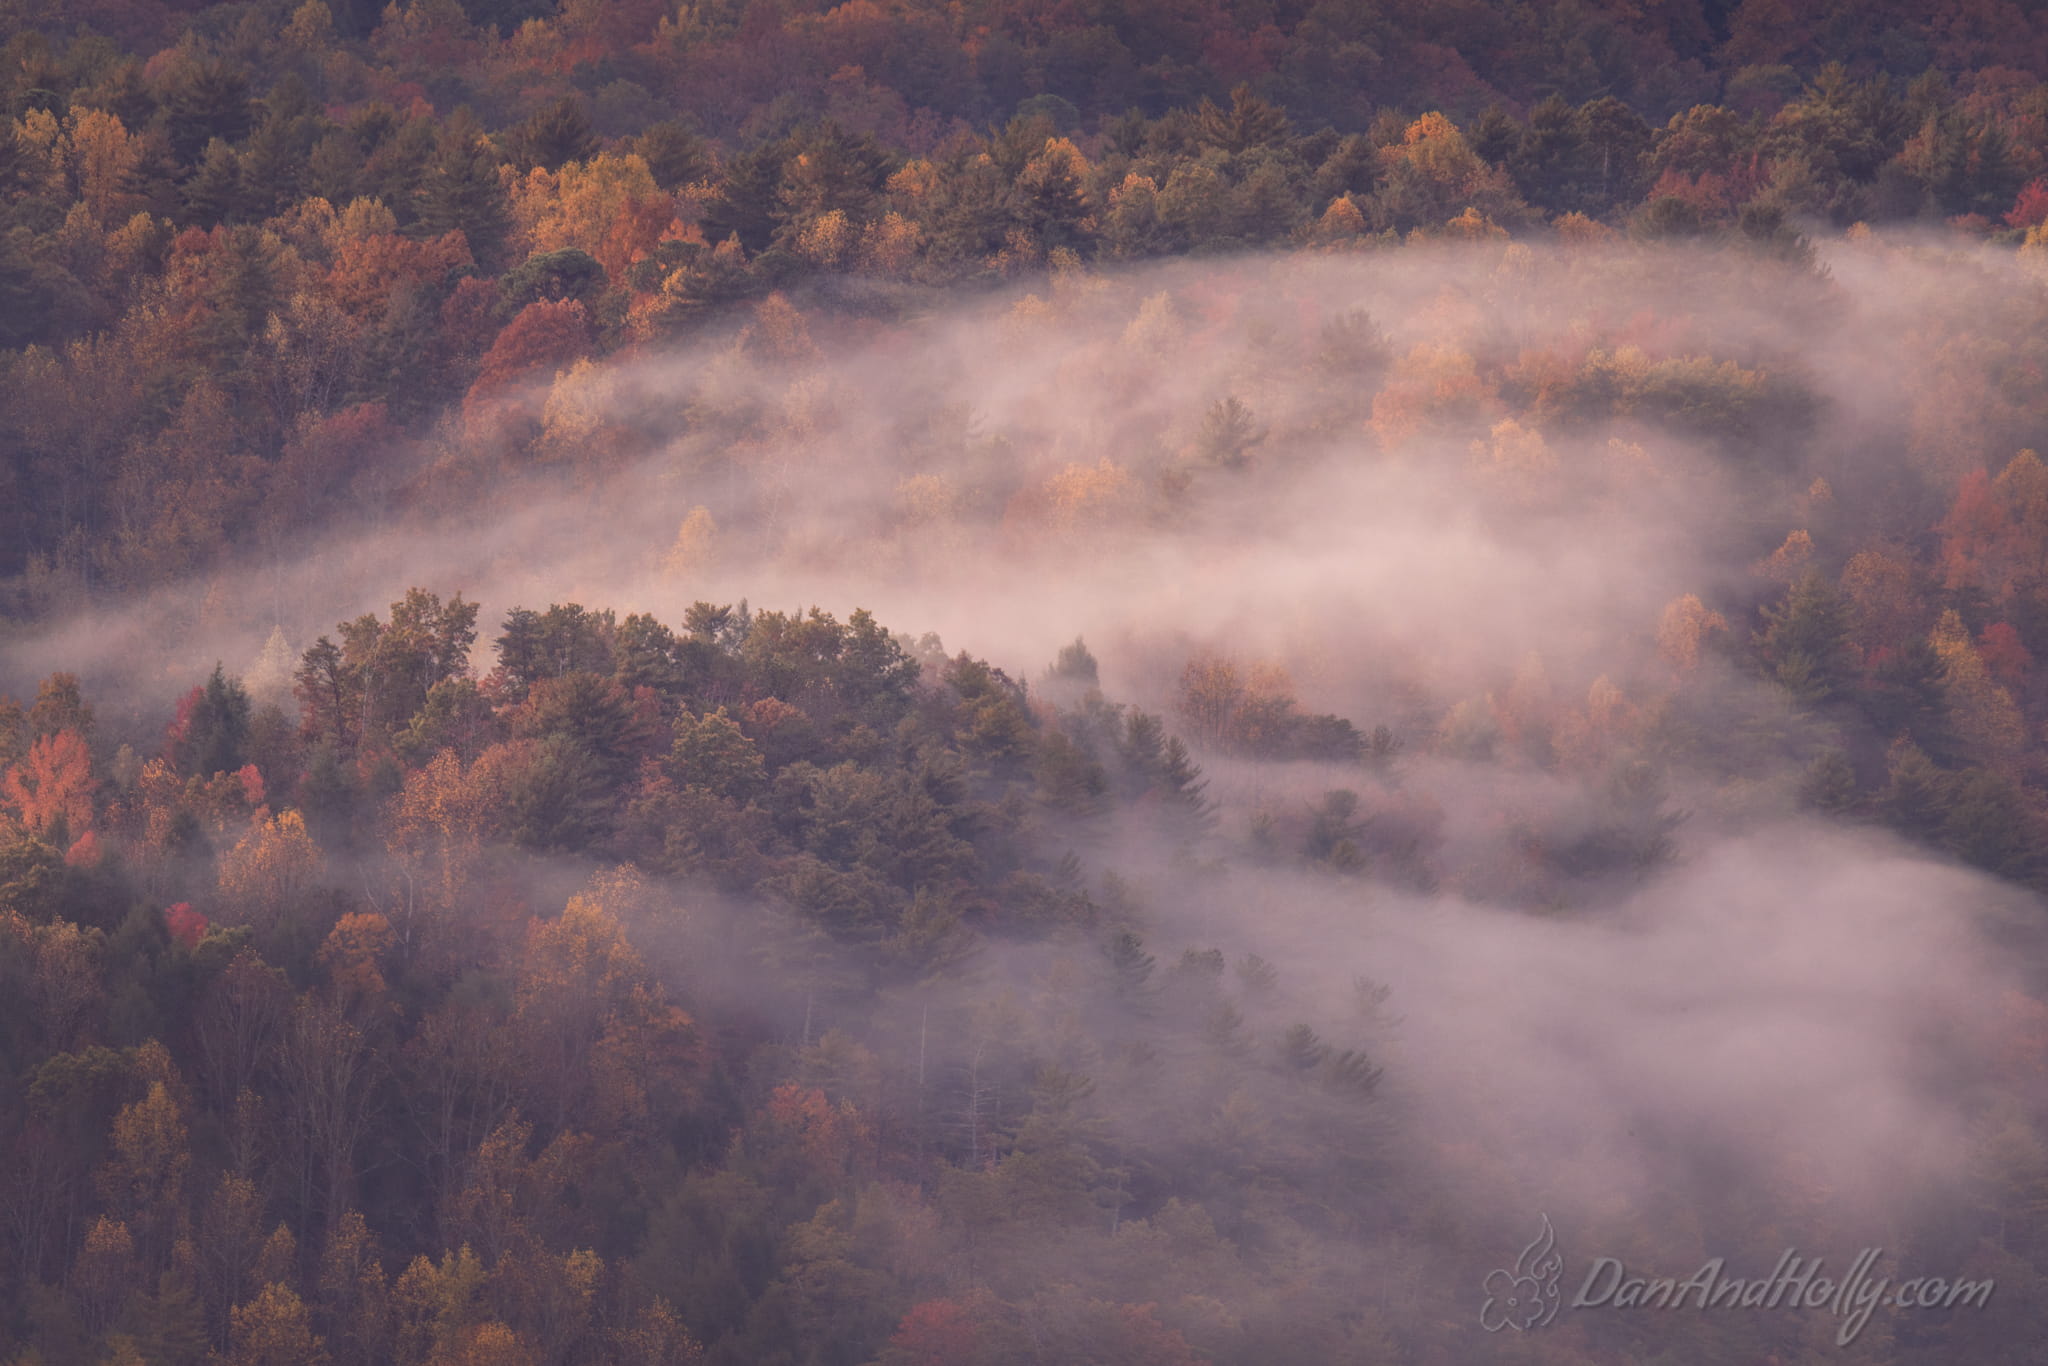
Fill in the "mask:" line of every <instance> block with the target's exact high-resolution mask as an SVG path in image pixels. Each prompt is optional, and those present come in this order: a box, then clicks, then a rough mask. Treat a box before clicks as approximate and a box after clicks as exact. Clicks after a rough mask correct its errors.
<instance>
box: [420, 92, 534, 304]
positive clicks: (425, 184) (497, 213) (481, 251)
mask: <svg viewBox="0 0 2048 1366" xmlns="http://www.w3.org/2000/svg"><path fill="white" fill-rule="evenodd" d="M414 205H415V207H416V210H417V212H418V215H419V216H418V221H417V225H416V228H415V230H416V231H417V232H420V233H422V234H425V235H430V236H438V235H439V234H441V233H445V232H460V233H461V234H462V235H463V238H464V239H465V240H466V241H467V242H468V243H469V253H470V255H471V256H473V257H475V258H476V260H477V262H478V264H480V265H484V266H486V267H489V266H491V265H495V264H496V263H497V262H498V260H499V258H500V257H501V256H502V255H503V252H504V249H505V239H506V237H507V235H508V234H509V233H510V231H511V226H512V220H511V212H510V210H509V208H508V207H507V205H506V201H505V188H504V186H503V185H502V184H501V183H500V182H499V180H498V164H497V159H496V157H495V156H494V155H493V153H492V152H491V150H490V142H489V140H488V139H486V138H485V137H484V135H483V130H482V129H481V128H479V127H478V126H477V123H476V120H475V118H474V117H473V116H471V115H470V114H469V113H468V111H467V110H458V111H456V113H455V115H454V117H452V118H451V119H450V120H449V121H448V126H447V127H446V128H445V129H443V130H442V133H441V139H440V144H439V147H438V148H437V150H436V152H435V155H434V159H433V162H432V164H431V165H429V166H428V167H427V170H426V174H425V175H424V176H423V177H422V178H421V181H420V185H419V189H418V192H417V193H416V195H415V196H414Z"/></svg>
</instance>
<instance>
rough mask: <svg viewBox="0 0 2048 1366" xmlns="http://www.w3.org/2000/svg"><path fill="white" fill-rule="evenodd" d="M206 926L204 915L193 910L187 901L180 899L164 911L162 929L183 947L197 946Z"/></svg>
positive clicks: (203, 935) (194, 947) (193, 947)
mask: <svg viewBox="0 0 2048 1366" xmlns="http://www.w3.org/2000/svg"><path fill="white" fill-rule="evenodd" d="M206 926H207V920H206V917H205V916H203V915H201V914H200V913H199V912H198V911H195V910H193V909H192V903H191V902H189V901H180V902H178V903H177V904H176V905H174V906H170V907H167V908H166V909H165V911H164V929H165V930H166V931H168V932H169V934H170V936H171V938H172V939H173V940H174V941H175V942H177V943H178V944H180V945H183V946H184V947H185V948H188V949H196V948H198V947H199V941H200V940H201V939H204V938H205V937H206Z"/></svg>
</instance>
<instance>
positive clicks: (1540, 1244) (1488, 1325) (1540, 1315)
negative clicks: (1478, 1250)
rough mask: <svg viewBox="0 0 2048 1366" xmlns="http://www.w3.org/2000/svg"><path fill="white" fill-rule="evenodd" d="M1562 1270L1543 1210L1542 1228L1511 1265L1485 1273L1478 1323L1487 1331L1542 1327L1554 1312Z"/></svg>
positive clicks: (1551, 1232) (1548, 1217) (1561, 1263)
mask: <svg viewBox="0 0 2048 1366" xmlns="http://www.w3.org/2000/svg"><path fill="white" fill-rule="evenodd" d="M1563 1274H1564V1258H1563V1256H1561V1255H1560V1254H1559V1253H1558V1250H1557V1234H1556V1233H1555V1232H1553V1231H1552V1229H1551V1227H1550V1216H1549V1215H1547V1214H1546V1215H1544V1216H1543V1231H1542V1232H1540V1233H1538V1234H1537V1235H1536V1241H1535V1242H1533V1243H1531V1244H1529V1246H1527V1247H1525V1248H1523V1249H1522V1255H1521V1256H1519V1257H1517V1258H1515V1269H1514V1270H1513V1271H1505V1270H1503V1271H1492V1272H1489V1273H1487V1277H1486V1303H1485V1304H1484V1305H1483V1306H1481V1307H1480V1310H1479V1326H1480V1327H1481V1328H1484V1329H1485V1330H1486V1331H1487V1332H1489V1333H1498V1332H1499V1331H1500V1330H1501V1329H1503V1328H1507V1327H1513V1328H1515V1329H1517V1330H1521V1329H1525V1328H1540V1327H1542V1326H1543V1325H1544V1324H1546V1323H1548V1322H1550V1320H1551V1319H1552V1318H1553V1317H1555V1316H1556V1314H1557V1306H1558V1303H1559V1298H1560V1297H1559V1295H1558V1293H1557V1279H1558V1277H1559V1276H1562V1275H1563Z"/></svg>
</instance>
